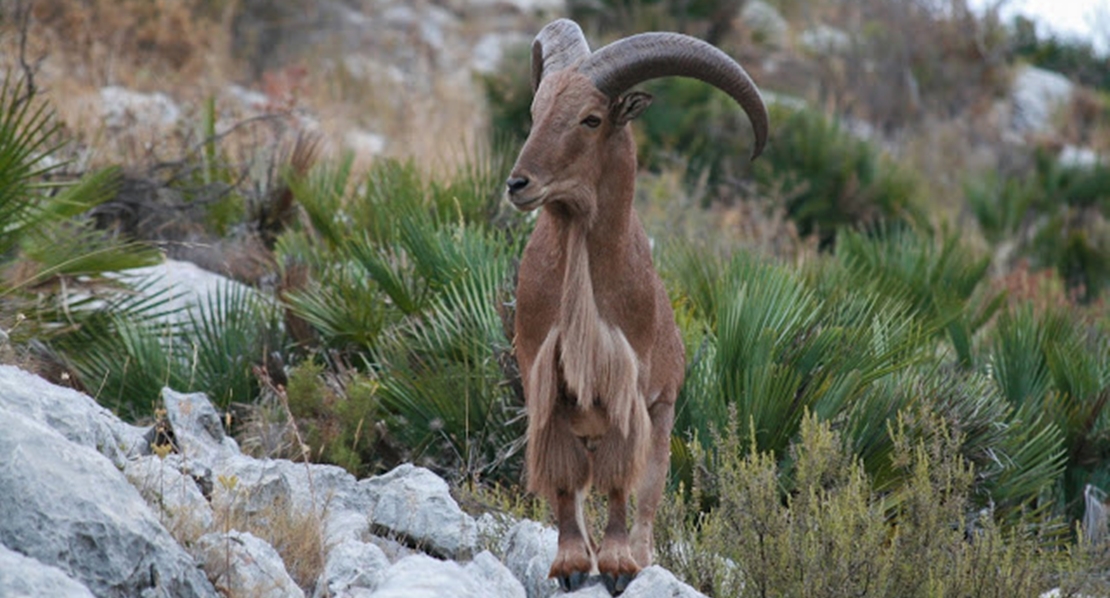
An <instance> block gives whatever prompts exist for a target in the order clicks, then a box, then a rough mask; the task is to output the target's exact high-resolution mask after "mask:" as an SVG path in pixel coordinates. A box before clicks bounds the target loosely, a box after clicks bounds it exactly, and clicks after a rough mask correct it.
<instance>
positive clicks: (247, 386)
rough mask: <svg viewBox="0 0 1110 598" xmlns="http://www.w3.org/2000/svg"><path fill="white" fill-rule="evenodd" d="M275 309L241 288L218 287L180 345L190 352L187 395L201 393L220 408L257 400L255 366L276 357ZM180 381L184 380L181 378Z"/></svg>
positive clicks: (193, 317) (193, 314)
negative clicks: (271, 353) (274, 354)
mask: <svg viewBox="0 0 1110 598" xmlns="http://www.w3.org/2000/svg"><path fill="white" fill-rule="evenodd" d="M277 314H278V312H277V309H276V305H274V304H273V303H271V302H268V301H266V300H264V299H262V298H261V297H260V296H259V295H258V294H257V292H256V291H254V290H253V289H250V288H248V287H244V286H242V285H239V284H234V283H227V284H223V285H220V286H217V287H216V289H215V291H214V292H213V293H212V294H211V295H209V296H208V297H206V298H205V302H204V303H203V304H202V305H201V306H200V307H199V309H196V310H193V311H191V312H189V325H188V327H187V329H186V331H185V334H184V335H183V337H184V338H183V339H182V341H183V344H184V346H185V348H186V349H187V350H189V351H190V354H189V356H188V357H189V358H188V360H187V361H186V362H185V363H184V365H185V366H186V367H187V368H188V385H187V386H186V388H188V389H189V390H203V391H204V392H205V393H207V394H208V396H209V397H210V398H211V399H212V400H213V401H214V402H215V403H216V404H217V405H218V406H220V407H221V408H227V407H228V406H229V405H230V404H231V403H232V402H246V401H249V400H250V399H252V398H253V397H254V396H255V395H256V394H257V381H256V379H255V376H254V373H253V370H252V368H253V365H254V364H258V363H265V362H266V358H267V356H268V354H269V353H270V352H280V349H282V348H283V346H284V344H285V343H284V338H283V337H282V334H281V332H280V331H279V326H278V315H277ZM182 375H184V374H182Z"/></svg>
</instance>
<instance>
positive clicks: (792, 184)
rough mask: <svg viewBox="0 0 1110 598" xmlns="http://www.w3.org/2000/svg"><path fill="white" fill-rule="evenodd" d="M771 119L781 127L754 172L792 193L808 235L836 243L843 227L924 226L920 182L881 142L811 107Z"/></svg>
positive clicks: (826, 244) (769, 185)
mask: <svg viewBox="0 0 1110 598" xmlns="http://www.w3.org/2000/svg"><path fill="white" fill-rule="evenodd" d="M771 122H772V123H774V127H775V129H774V130H775V133H774V135H773V136H772V137H771V139H770V141H768V144H767V149H766V150H765V151H764V153H763V156H762V157H760V159H759V160H757V161H756V163H755V167H754V169H753V174H754V178H755V180H756V181H757V182H758V183H759V184H760V185H761V186H763V188H764V189H768V190H777V192H778V194H780V195H781V196H782V197H783V198H784V199H785V202H786V209H787V213H788V214H789V215H790V217H791V218H792V219H793V220H794V221H795V222H796V223H797V224H798V231H799V232H800V233H801V234H802V235H811V234H812V235H817V237H818V238H819V240H820V245H821V247H823V248H830V247H832V245H833V243H834V241H835V239H836V235H837V232H838V231H839V230H840V229H842V228H858V227H861V226H867V225H874V224H877V223H880V222H886V223H890V224H892V225H893V224H910V223H916V224H924V218H923V214H922V212H921V209H920V207H919V206H918V203H917V201H918V200H917V197H916V193H917V187H918V185H917V181H916V180H915V178H914V177H913V176H912V175H911V174H910V173H908V172H907V171H905V170H904V169H903V168H902V167H900V166H898V164H897V163H895V162H893V161H892V160H889V159H887V158H885V157H884V156H882V155H881V154H880V152H879V150H877V149H876V148H875V147H874V146H872V145H871V144H869V143H867V142H866V141H861V140H859V139H856V138H855V137H853V136H851V135H850V134H849V133H847V132H845V131H844V130H842V129H841V128H840V125H839V124H838V123H837V122H836V121H833V120H830V119H828V118H826V117H825V116H823V115H822V114H820V113H818V112H814V111H812V110H808V109H803V110H787V109H781V108H776V107H772V109H771Z"/></svg>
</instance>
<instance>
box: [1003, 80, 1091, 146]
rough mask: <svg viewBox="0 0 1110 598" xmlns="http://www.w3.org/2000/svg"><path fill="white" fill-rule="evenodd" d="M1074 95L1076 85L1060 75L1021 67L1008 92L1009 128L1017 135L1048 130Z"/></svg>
mask: <svg viewBox="0 0 1110 598" xmlns="http://www.w3.org/2000/svg"><path fill="white" fill-rule="evenodd" d="M1074 93H1075V84H1074V83H1072V82H1071V81H1070V80H1068V78H1067V77H1065V76H1063V75H1061V74H1060V73H1056V72H1053V71H1048V70H1045V69H1041V68H1037V67H1034V66H1022V67H1020V68H1019V69H1018V71H1017V73H1016V74H1015V76H1014V82H1013V89H1012V91H1011V92H1010V102H1011V104H1012V105H1013V112H1012V115H1011V123H1010V126H1011V128H1012V129H1013V130H1014V132H1016V133H1018V134H1019V135H1024V134H1028V133H1038V132H1043V131H1047V130H1048V129H1050V128H1051V125H1052V117H1053V115H1054V114H1055V113H1056V111H1057V110H1059V109H1060V108H1062V107H1064V106H1066V105H1067V103H1068V102H1070V101H1071V98H1072V95H1073V94H1074Z"/></svg>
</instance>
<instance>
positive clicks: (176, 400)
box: [162, 388, 239, 467]
mask: <svg viewBox="0 0 1110 598" xmlns="http://www.w3.org/2000/svg"><path fill="white" fill-rule="evenodd" d="M162 403H163V404H164V405H165V407H166V419H167V420H168V421H169V423H170V426H171V427H172V428H173V435H174V439H175V440H176V441H177V447H178V449H179V450H180V451H181V454H182V455H184V456H185V457H186V458H188V459H192V460H195V461H199V462H201V463H204V464H205V465H207V466H209V467H211V465H212V463H213V462H215V461H218V460H220V459H225V458H227V457H230V456H233V455H238V454H239V445H238V443H236V442H235V439H233V438H231V437H230V436H227V435H225V434H224V426H223V423H222V422H221V421H220V420H221V418H220V413H219V412H218V411H216V408H215V407H213V406H212V403H211V402H210V401H209V400H208V397H207V396H206V395H205V394H204V393H202V392H195V393H188V394H186V393H180V392H177V391H175V390H173V389H170V388H163V389H162Z"/></svg>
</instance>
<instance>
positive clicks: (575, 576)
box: [559, 571, 590, 593]
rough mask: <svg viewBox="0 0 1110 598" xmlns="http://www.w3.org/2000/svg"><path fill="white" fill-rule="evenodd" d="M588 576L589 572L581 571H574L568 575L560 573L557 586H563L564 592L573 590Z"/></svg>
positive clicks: (582, 583)
mask: <svg viewBox="0 0 1110 598" xmlns="http://www.w3.org/2000/svg"><path fill="white" fill-rule="evenodd" d="M589 578H590V574H589V573H583V572H581V571H575V572H574V573H571V574H570V575H560V576H559V587H560V588H563V591H564V592H567V593H570V592H574V591H576V590H577V589H578V588H581V587H582V586H583V585H584V584H585V583H586V580H587V579H589Z"/></svg>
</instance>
